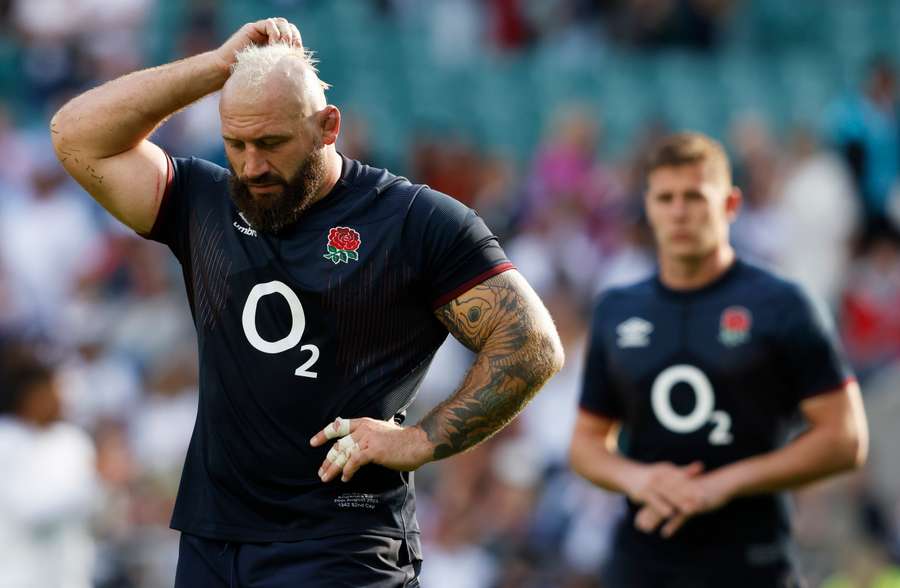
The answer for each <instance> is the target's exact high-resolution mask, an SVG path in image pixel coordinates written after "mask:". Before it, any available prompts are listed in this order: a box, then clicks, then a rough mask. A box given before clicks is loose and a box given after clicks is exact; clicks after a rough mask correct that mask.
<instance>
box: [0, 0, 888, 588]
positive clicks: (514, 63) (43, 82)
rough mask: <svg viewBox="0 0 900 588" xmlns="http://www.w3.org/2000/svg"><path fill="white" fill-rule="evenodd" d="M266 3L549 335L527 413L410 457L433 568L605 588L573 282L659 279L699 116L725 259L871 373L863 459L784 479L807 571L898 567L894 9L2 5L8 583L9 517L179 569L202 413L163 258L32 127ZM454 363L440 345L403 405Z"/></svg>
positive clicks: (457, 366) (187, 323)
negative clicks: (554, 368) (795, 283)
mask: <svg viewBox="0 0 900 588" xmlns="http://www.w3.org/2000/svg"><path fill="white" fill-rule="evenodd" d="M273 15H279V16H285V17H287V18H288V19H289V20H291V21H293V22H295V23H296V24H297V25H298V27H299V28H300V31H301V33H302V34H303V38H304V42H305V44H306V45H307V46H309V47H311V48H312V49H314V50H315V51H316V52H317V54H318V57H319V59H320V60H321V63H320V72H321V76H322V78H323V79H324V80H325V81H327V82H329V83H331V84H332V85H333V89H332V90H331V91H330V93H329V100H330V102H332V103H334V104H336V105H338V106H339V107H340V108H341V109H342V111H343V113H344V126H343V129H342V133H343V134H342V136H341V142H340V143H339V148H340V150H341V151H342V152H343V153H345V154H347V155H349V156H351V157H356V158H359V159H361V160H363V161H366V162H368V163H371V164H373V165H378V166H386V167H388V168H390V169H391V170H392V171H395V172H397V173H400V174H403V175H406V176H408V177H409V178H411V179H413V180H414V181H417V182H422V183H427V184H429V185H431V186H432V187H434V188H436V189H438V190H442V191H445V192H447V193H449V194H451V195H453V196H455V197H456V198H458V199H459V200H461V201H463V202H465V203H466V204H468V205H470V206H473V207H474V208H476V209H477V210H478V211H479V213H480V214H481V215H482V216H483V217H484V218H485V219H486V220H487V222H488V224H489V226H490V227H491V228H492V229H493V230H494V231H495V232H496V233H497V234H498V235H500V237H501V239H502V243H503V244H504V246H505V248H506V251H507V253H508V255H509V256H510V258H511V259H512V260H513V262H514V263H515V264H516V265H517V266H518V268H519V269H520V270H521V271H522V272H523V273H524V275H525V276H526V277H527V278H528V280H529V281H530V282H531V284H532V285H533V286H534V287H535V289H536V290H537V291H538V293H539V294H541V296H542V297H543V299H544V300H545V302H546V304H547V305H548V307H549V308H550V310H551V312H552V314H553V316H554V318H555V320H556V322H557V326H558V328H559V331H560V335H561V337H562V339H563V342H564V344H565V347H566V352H567V365H566V367H565V368H564V370H563V371H562V372H561V373H560V374H559V375H558V376H556V377H555V378H554V379H553V380H552V381H551V382H550V383H549V384H548V385H547V386H546V388H545V389H544V390H543V391H542V392H541V393H540V394H539V395H538V397H537V398H536V400H535V401H534V402H533V403H532V404H531V405H530V406H529V407H528V408H527V409H526V411H525V413H524V415H523V416H522V418H520V419H518V420H517V421H516V422H515V423H514V425H513V426H511V427H510V428H509V429H507V430H505V431H504V432H503V433H502V434H500V435H498V436H497V437H495V438H493V439H492V440H490V441H489V442H488V443H487V444H486V445H485V446H483V447H481V448H479V449H478V450H476V451H472V452H470V453H467V454H464V455H461V456H457V457H455V458H453V459H451V460H447V461H444V462H440V463H437V464H430V465H429V466H426V467H425V468H423V469H422V470H421V471H420V472H419V473H418V474H417V479H416V481H417V486H418V492H419V504H420V509H419V518H420V523H421V526H422V528H423V533H424V543H425V556H426V561H425V565H424V568H423V569H424V571H423V577H422V580H423V585H425V586H427V587H428V588H445V587H446V588H469V587H471V588H513V587H515V588H532V587H534V588H537V587H542V588H543V587H548V588H553V587H560V588H562V587H566V588H575V587H584V588H588V587H598V586H600V584H599V581H598V580H597V575H596V571H597V568H598V565H599V563H600V561H601V560H602V558H603V556H604V553H605V552H606V550H607V548H608V538H609V530H610V523H611V521H612V520H613V519H614V518H615V517H616V515H617V513H618V512H619V509H620V508H622V503H621V498H618V497H615V496H612V495H609V494H606V493H604V492H602V491H600V490H599V489H596V488H593V487H590V486H589V485H588V484H587V483H585V482H583V481H580V480H579V479H577V478H576V477H575V476H574V475H573V474H572V473H571V472H569V471H568V469H567V467H566V449H567V445H568V439H569V435H570V431H571V425H572V423H573V422H574V417H575V411H576V405H577V397H578V393H579V379H580V371H581V366H582V355H583V349H584V345H585V338H586V336H587V328H588V323H589V321H588V318H589V312H590V307H591V301H592V299H593V298H594V297H595V295H596V294H597V293H598V292H599V291H600V290H602V289H604V288H607V287H610V286H612V285H616V284H620V283H623V282H626V281H630V280H633V279H638V278H641V277H643V276H645V275H647V274H648V272H650V271H652V269H653V250H652V243H651V239H650V238H649V235H648V230H647V227H646V224H645V221H644V219H643V216H642V211H641V191H642V178H641V169H640V160H641V156H642V154H643V153H644V152H645V150H646V147H647V145H648V144H650V143H651V142H652V141H653V139H654V138H656V137H658V136H660V135H661V134H663V133H665V132H667V131H669V130H682V129H694V130H699V131H702V132H706V133H709V134H712V135H713V136H714V137H717V138H719V139H721V140H722V141H723V142H724V143H725V144H726V146H727V148H728V149H729V153H730V155H731V157H732V158H733V163H734V167H735V177H736V182H737V184H738V185H739V186H740V187H741V188H743V190H744V195H745V205H744V209H743V211H742V213H741V215H740V218H739V220H738V221H737V223H736V224H735V226H734V229H733V241H734V243H735V245H736V247H737V249H738V251H739V252H740V254H741V255H743V256H744V257H745V258H746V259H750V260H754V261H757V262H759V263H763V264H766V265H768V266H771V267H775V268H777V269H779V270H780V271H781V272H782V273H784V274H786V275H788V276H790V277H793V278H795V279H797V280H799V281H800V282H802V283H803V284H804V285H805V286H806V287H807V288H809V289H810V290H811V291H812V292H814V293H815V294H816V295H817V296H818V297H819V298H820V299H821V300H822V301H823V307H824V308H825V310H826V311H830V312H831V313H832V315H833V316H834V317H835V321H836V327H837V329H838V330H839V332H840V334H841V335H842V338H843V342H844V345H845V347H846V350H847V353H848V354H849V357H850V358H851V360H852V363H853V366H854V368H855V369H856V371H857V373H858V375H859V376H860V379H861V382H862V386H863V392H864V396H865V401H866V403H867V412H868V415H869V418H870V425H871V430H872V437H873V438H872V452H871V459H870V462H869V464H868V465H867V466H866V468H865V469H864V470H863V471H861V472H859V473H857V474H854V475H853V476H846V477H843V478H840V479H838V480H835V481H831V482H828V483H825V484H820V485H817V486H815V487H813V488H810V489H807V490H804V491H802V492H799V493H797V494H795V497H794V505H795V513H794V517H795V523H796V532H797V536H798V540H799V545H800V549H799V552H798V557H799V559H800V561H801V562H802V563H803V565H804V569H805V570H806V572H807V575H808V576H809V579H810V581H811V584H812V585H813V586H826V587H828V588H845V587H846V588H850V587H860V588H868V587H870V586H876V585H877V586H900V568H898V567H896V566H897V565H898V564H900V451H897V448H898V447H900V427H898V426H897V423H900V363H898V358H900V239H898V234H900V232H898V229H900V181H898V180H900V108H898V107H900V88H898V87H897V83H896V74H897V69H896V65H895V60H897V59H900V35H897V34H896V31H898V30H900V3H898V2H894V1H893V0H826V1H817V0H795V1H791V2H784V1H783V0H430V1H428V2H425V1H417V0H340V1H329V0H263V1H257V0H226V1H222V2H216V1H214V0H117V1H116V2H105V1H102V0H0V154H2V157H0V364H2V365H4V366H7V369H6V370H5V371H4V376H3V377H4V381H3V382H0V386H2V387H3V389H4V390H5V391H6V392H5V394H0V398H2V399H4V402H3V403H2V406H0V408H2V409H6V411H7V415H6V417H5V419H3V420H2V422H0V472H2V473H0V480H2V482H0V545H2V548H0V586H2V587H3V588H6V587H9V588H19V585H18V584H16V583H15V580H14V579H8V578H14V577H15V576H14V575H9V573H8V574H7V576H5V577H4V575H3V571H2V570H7V571H9V570H10V569H13V570H14V567H15V566H13V565H12V564H11V563H10V562H11V561H12V560H11V558H13V555H11V554H14V553H15V549H14V547H15V546H16V545H18V544H20V543H21V542H22V541H23V537H26V536H35V537H37V539H35V541H40V540H41V537H44V538H47V537H55V539H53V540H54V541H57V542H58V545H57V548H58V549H59V557H58V558H56V559H54V560H52V561H47V562H44V564H43V565H47V566H64V565H71V566H75V567H74V568H73V569H76V570H77V569H87V568H86V567H85V566H93V568H92V571H90V572H89V573H90V576H91V577H92V580H91V584H88V585H92V586H95V587H96V588H156V587H162V586H171V584H172V578H173V574H174V567H175V560H176V556H177V533H175V532H174V531H171V530H169V529H168V522H169V516H170V514H171V509H172V504H173V499H174V495H175V491H176V489H177V483H178V478H179V476H180V472H181V467H182V463H183V458H184V452H185V449H186V447H187V442H188V439H189V437H190V433H191V429H192V426H193V421H194V417H195V414H196V405H197V372H196V365H195V362H196V351H195V349H194V346H195V338H194V334H193V326H192V322H191V317H190V313H189V310H188V308H187V303H186V299H185V295H184V291H183V285H182V282H181V274H180V270H179V268H178V267H177V263H176V262H175V260H174V258H173V257H172V256H171V255H170V254H169V252H168V251H167V250H166V249H165V248H164V247H162V246H160V245H157V244H155V243H151V242H147V241H144V240H142V239H140V238H139V237H137V236H136V235H134V234H132V233H131V232H130V231H128V230H126V229H124V228H122V227H121V226H119V225H117V224H116V223H115V222H114V221H113V220H111V218H110V217H108V216H107V215H106V214H105V213H104V212H103V211H102V210H101V209H100V208H99V207H98V206H97V205H96V204H95V203H94V202H93V201H92V200H91V199H90V198H89V197H88V195H87V194H86V193H84V192H83V191H82V190H81V189H80V188H79V187H78V186H77V185H75V184H74V183H73V182H72V181H71V180H70V179H69V178H68V177H67V176H66V175H65V174H64V172H63V170H62V169H61V167H60V166H59V165H58V164H57V162H56V159H55V157H54V155H53V152H52V149H51V146H50V142H49V135H48V130H47V123H48V120H49V117H50V116H51V115H52V113H53V112H54V111H55V110H56V108H58V107H59V106H60V105H61V104H62V103H63V102H64V101H65V100H67V99H68V98H69V97H71V96H73V95H74V94H75V93H77V92H80V91H82V90H84V89H87V88H89V87H91V86H94V85H96V84H98V83H101V82H103V81H105V80H108V79H111V78H113V77H116V76H118V75H121V74H124V73H127V72H129V71H132V70H134V69H138V68H141V67H145V66H150V65H156V64H159V63H163V62H165V61H169V60H172V59H174V58H178V57H181V56H186V55H190V54H194V53H197V52H200V51H204V50H207V49H210V48H213V47H215V46H217V45H218V44H219V43H220V42H221V41H222V40H224V39H225V38H226V37H227V36H228V35H229V34H230V33H231V32H233V31H234V30H235V29H236V28H237V27H238V26H240V25H241V24H243V23H244V22H247V21H250V20H256V19H259V18H263V17H267V16H273ZM216 106H217V99H216V97H215V96H213V97H209V98H207V99H204V100H202V101H200V102H199V103H197V104H196V105H194V106H193V107H191V108H189V109H187V110H185V111H184V112H182V113H180V114H178V115H176V116H175V117H173V118H172V119H171V120H170V121H169V122H168V123H167V124H166V125H165V126H164V127H162V128H161V129H160V130H159V131H158V133H157V135H156V137H155V140H156V141H157V142H158V143H159V144H161V145H162V146H163V147H164V148H165V149H166V150H167V151H168V152H169V153H171V154H172V155H176V156H188V155H197V156H201V157H205V158H208V159H211V160H214V161H217V162H220V163H224V153H223V151H222V145H221V138H220V136H219V128H218V124H219V123H218V113H217V109H216ZM33 354H37V355H38V356H40V357H41V358H43V359H45V360H48V361H50V362H51V364H52V366H53V368H52V373H51V374H49V375H47V374H43V375H42V374H41V373H40V369H39V368H38V367H36V366H33V365H30V364H29V360H28V359H27V357H28V356H29V355H33ZM470 359H471V356H470V355H469V354H468V352H467V351H465V350H464V349H463V348H462V347H461V346H459V345H458V344H455V342H453V341H450V342H448V344H447V345H445V346H444V348H442V350H441V352H440V353H439V354H438V356H437V358H436V360H435V363H434V365H433V367H432V369H431V372H430V373H429V376H428V378H427V380H426V381H425V383H424V385H423V388H422V390H421V392H420V397H419V400H418V401H417V403H416V405H415V406H414V408H413V414H412V415H411V420H412V421H413V422H415V420H416V419H417V418H418V417H419V416H420V415H421V414H424V412H425V411H426V410H427V409H428V408H430V407H431V406H433V405H434V404H436V403H437V402H438V401H439V400H441V399H442V398H444V397H445V396H446V395H448V394H450V393H451V392H452V390H453V389H454V387H455V386H456V385H457V384H458V383H459V381H460V380H461V377H462V374H463V373H464V370H465V369H466V367H467V366H468V362H469V361H470ZM29 366H30V367H29ZM45 376H46V377H45ZM48 390H49V391H48ZM11 391H15V393H16V394H19V396H17V398H19V397H21V398H24V397H32V396H33V397H35V398H37V397H41V398H44V401H42V402H44V403H43V404H42V403H41V402H38V401H34V402H32V403H31V404H28V406H30V407H31V409H30V410H32V411H33V413H34V414H43V415H55V414H56V413H59V414H61V415H62V417H63V419H64V421H65V422H66V423H69V424H68V425H66V428H65V431H64V433H65V434H59V435H57V436H56V438H54V439H49V438H48V439H43V438H39V439H32V440H31V441H30V442H27V441H23V437H22V436H21V435H20V434H19V433H21V430H19V429H16V425H15V424H14V423H11V422H9V421H10V420H11V419H12V420H14V418H13V416H11V415H15V414H16V413H15V412H9V406H6V405H9V404H10V402H11V401H10V400H9V397H10V395H11V394H12V393H13V392H11ZM51 393H52V394H58V395H59V398H60V403H59V404H58V406H53V402H52V400H50V401H48V400H47V398H48V397H49V396H48V395H50V394H51ZM42 394H43V396H41V395H42ZM48 402H49V404H47V403H48ZM20 404H21V403H20ZM26 404H27V403H26ZM41 410H43V411H44V412H41ZM72 425H74V426H72ZM73 448H74V449H73ZM60 463H61V464H64V465H65V467H61V468H60V467H56V466H55V465H52V464H60ZM16 468H18V469H16ZM13 472H18V474H16V475H13ZM50 472H58V474H56V477H54V476H53V475H51V474H50ZM17 480H18V482H17ZM60 529H68V530H67V531H65V533H62V532H61V531H60ZM48 540H49V539H48ZM70 560H72V561H70ZM85 562H86V563H85ZM79 566H81V567H80V568H79ZM10 573H11V572H10ZM77 573H80V572H73V578H74V577H76V576H77ZM4 578H7V579H4ZM4 581H6V582H8V583H3V582H4ZM879 582H880V583H879ZM71 586H73V587H75V586H79V587H80V586H83V584H74V583H73V584H71ZM48 588H50V587H49V585H48Z"/></svg>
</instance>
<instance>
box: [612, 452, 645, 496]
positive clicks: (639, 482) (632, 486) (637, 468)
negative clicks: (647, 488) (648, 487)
mask: <svg viewBox="0 0 900 588" xmlns="http://www.w3.org/2000/svg"><path fill="white" fill-rule="evenodd" d="M646 470H647V466H645V465H643V464H639V463H629V462H627V461H625V462H623V464H622V467H621V468H619V471H620V472H621V473H620V475H619V479H618V480H617V485H618V486H619V488H620V489H621V491H622V494H624V495H625V496H627V497H628V498H629V499H630V500H632V501H633V502H637V501H638V497H639V495H640V493H641V490H642V489H643V487H644V485H645V480H644V478H645V477H646Z"/></svg>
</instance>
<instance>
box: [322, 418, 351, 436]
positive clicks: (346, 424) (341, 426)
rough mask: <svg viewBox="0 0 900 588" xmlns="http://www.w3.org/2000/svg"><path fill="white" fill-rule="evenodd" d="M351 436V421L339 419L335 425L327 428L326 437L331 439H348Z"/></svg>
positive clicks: (332, 424)
mask: <svg viewBox="0 0 900 588" xmlns="http://www.w3.org/2000/svg"><path fill="white" fill-rule="evenodd" d="M349 434H350V419H342V418H341V417H338V418H336V419H335V420H334V422H333V423H331V424H329V425H328V426H327V427H325V436H326V437H327V438H329V439H335V438H337V437H346V436H347V435H349Z"/></svg>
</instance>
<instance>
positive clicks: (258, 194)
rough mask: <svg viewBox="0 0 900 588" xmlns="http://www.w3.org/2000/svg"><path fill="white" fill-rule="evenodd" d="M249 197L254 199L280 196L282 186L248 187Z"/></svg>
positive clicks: (282, 192) (282, 189)
mask: <svg viewBox="0 0 900 588" xmlns="http://www.w3.org/2000/svg"><path fill="white" fill-rule="evenodd" d="M248 190H249V192H250V195H251V196H253V197H254V198H259V199H262V198H270V197H272V196H281V195H283V194H284V186H281V185H274V186H249V187H248Z"/></svg>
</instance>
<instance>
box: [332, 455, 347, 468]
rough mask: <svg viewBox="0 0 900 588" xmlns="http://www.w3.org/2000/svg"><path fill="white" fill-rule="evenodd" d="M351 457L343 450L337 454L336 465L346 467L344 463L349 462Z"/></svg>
mask: <svg viewBox="0 0 900 588" xmlns="http://www.w3.org/2000/svg"><path fill="white" fill-rule="evenodd" d="M348 459H350V455H349V454H347V453H344V452H343V451H342V452H340V453H338V454H337V457H336V458H335V459H334V465H336V466H337V467H339V468H342V467H344V464H345V463H347V460H348Z"/></svg>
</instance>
